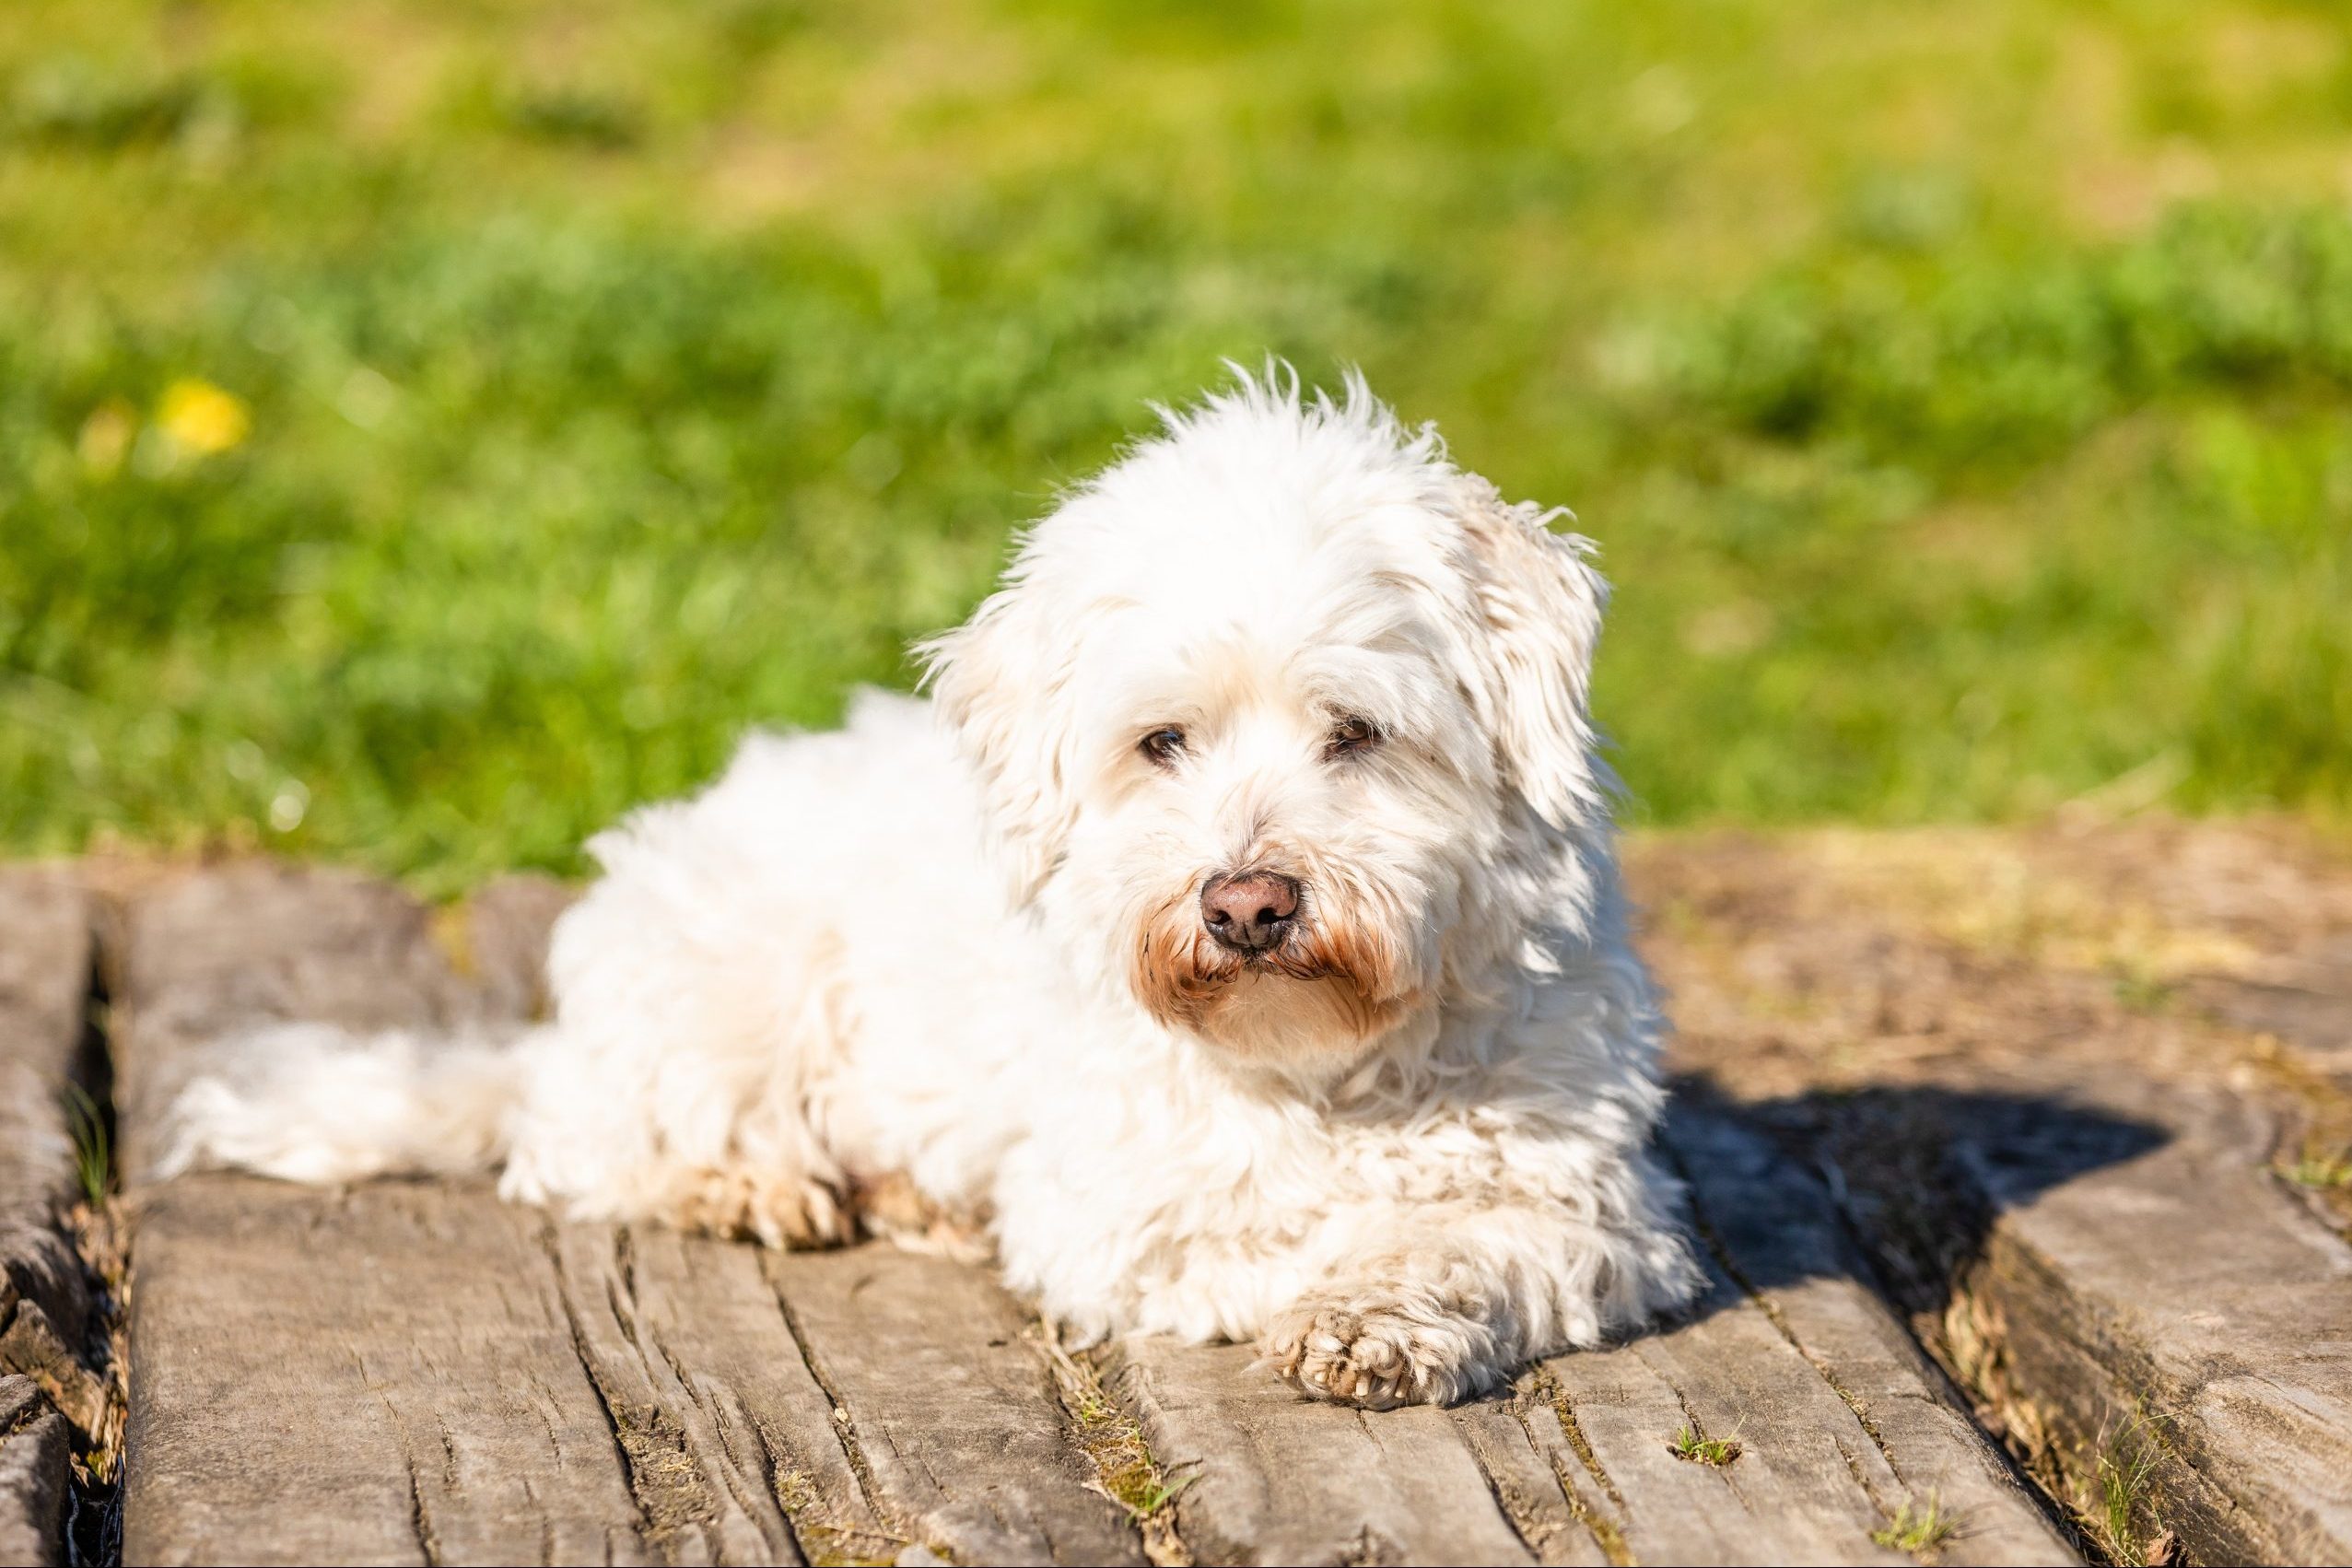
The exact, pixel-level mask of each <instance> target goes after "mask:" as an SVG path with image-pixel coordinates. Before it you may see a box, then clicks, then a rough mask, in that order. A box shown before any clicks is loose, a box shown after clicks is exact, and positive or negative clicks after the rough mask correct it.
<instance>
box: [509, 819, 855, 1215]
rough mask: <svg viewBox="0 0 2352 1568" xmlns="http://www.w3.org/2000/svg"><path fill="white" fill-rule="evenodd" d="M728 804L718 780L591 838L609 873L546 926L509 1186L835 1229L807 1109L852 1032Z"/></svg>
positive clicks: (834, 944)
mask: <svg viewBox="0 0 2352 1568" xmlns="http://www.w3.org/2000/svg"><path fill="white" fill-rule="evenodd" d="M731 779H732V776H731ZM733 805H734V802H733V800H732V798H731V795H730V793H729V785H728V784H722V785H721V786H720V789H719V790H715V791H713V792H712V793H710V794H708V795H706V796H704V797H702V798H701V799H698V800H696V801H694V802H686V803H684V804H680V805H673V806H666V807H661V808H657V809H655V810H652V811H649V812H645V813H640V814H639V815H638V817H636V818H634V819H632V821H631V822H630V824H629V825H628V826H627V827H626V829H625V830H623V831H622V832H619V833H616V834H612V835H608V836H606V837H604V838H603V839H600V840H599V841H598V844H597V846H596V847H597V850H598V853H599V854H600V856H601V857H602V858H603V860H604V861H605V864H606V866H607V873H606V875H605V876H604V878H603V880H602V881H601V882H599V883H597V884H596V885H595V887H593V888H592V889H591V891H590V892H589V894H588V895H587V896H586V897H585V898H583V899H582V900H581V901H580V903H579V905H577V906H575V907H573V908H572V909H571V910H570V911H569V912H568V913H567V914H566V915H565V917H564V919H563V920H562V922H561V923H560V924H559V925H558V926H557V928H556V937H555V942H554V950H553V953H552V954H551V959H550V964H549V977H550V979H551V982H552V984H553V988H554V990H555V994H556V1020H555V1023H554V1024H553V1025H552V1026H551V1027H549V1028H548V1029H546V1030H544V1031H543V1032H542V1033H541V1034H540V1035H539V1036H534V1039H533V1042H532V1058H531V1060H530V1063H529V1071H528V1074H527V1082H526V1088H525V1093H524V1094H523V1096H522V1100H521V1106H520V1107H519V1109H518V1111H517V1113H516V1115H515V1117H514V1118H513V1120H512V1123H511V1126H510V1129H509V1134H510V1136H509V1150H508V1157H507V1165H506V1170H505V1173H504V1176H503V1179H502V1181H501V1184H500V1190H501V1191H502V1192H503V1193H505V1194H506V1195H507V1196H508V1197H509V1198H513V1199H523V1200H530V1201H554V1202H556V1203H559V1204H562V1205H564V1206H565V1207H566V1208H567V1209H568V1211H570V1212H572V1213H574V1214H576V1215H579V1216H580V1217H582V1218H598V1219H625V1220H634V1219H645V1220H652V1221H657V1222H660V1223H667V1224H673V1225H678V1226H681V1227H684V1228H687V1229H692V1230H700V1231H708V1232H713V1233H717V1234H719V1235H730V1236H744V1237H756V1238H757V1239H759V1240H761V1241H764V1242H766V1243H768V1244H769V1245H771V1246H812V1245H820V1244H823V1243H826V1242H832V1241H838V1240H841V1239H844V1238H845V1237H846V1236H847V1235H848V1232H849V1230H850V1228H851V1223H850V1219H849V1216H848V1214H847V1212H846V1211H845V1206H844V1204H843V1203H842V1201H841V1200H840V1199H839V1197H838V1195H839V1194H840V1193H842V1192H843V1191H845V1190H846V1189H847V1188H848V1181H847V1179H846V1177H845V1176H844V1173H843V1171H842V1169H841V1167H840V1164H839V1162H838V1161H837V1159H836V1158H835V1157H834V1154H833V1153H832V1151H831V1150H830V1149H829V1148H828V1147H827V1145H826V1142H825V1139H824V1137H823V1135H822V1134H821V1132H820V1131H819V1129H818V1127H817V1125H816V1118H815V1116H814V1114H813V1104H814V1102H815V1101H816V1100H817V1099H818V1098H820V1097H821V1096H823V1095H825V1094H827V1093H828V1092H830V1088H831V1086H832V1085H833V1084H834V1082H836V1080H837V1076H838V1068H839V1063H840V1062H841V1060H842V1059H843V1055H844V1053H845V1051H846V1050H847V1048H848V1033H849V1030H850V1027H851V1024H850V1020H849V1019H848V1016H847V1012H846V1004H845V1003H844V1002H843V1001H842V1000H841V997H840V995H839V991H840V984H839V980H838V957H839V943H838V941H837V938H835V937H834V936H833V935H832V933H831V932H830V931H829V930H827V929H826V928H825V925H824V923H823V922H822V920H821V919H818V918H816V917H817V915H818V914H821V911H822V908H823V900H822V899H818V898H811V897H808V896H805V895H803V893H802V889H801V887H800V886H799V884H798V882H797V881H796V879H794V878H793V877H792V876H791V875H790V873H789V870H776V869H771V868H770V867H768V866H766V865H764V864H762V863H761V862H760V861H759V860H757V859H756V857H755V856H754V855H753V854H752V853H750V852H749V851H748V850H747V848H745V846H746V843H747V842H752V840H751V839H750V836H749V834H748V833H747V831H746V830H745V829H744V827H743V825H742V823H741V822H740V821H739V820H737V818H738V817H740V815H741V814H742V813H741V812H740V811H737V810H732V809H731V808H732V807H733Z"/></svg>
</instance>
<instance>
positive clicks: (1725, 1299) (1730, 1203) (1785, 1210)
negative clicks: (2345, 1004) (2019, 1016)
mask: <svg viewBox="0 0 2352 1568" xmlns="http://www.w3.org/2000/svg"><path fill="white" fill-rule="evenodd" d="M1673 1088H1674V1094H1675V1098H1674V1102H1673V1105H1672V1106H1671V1108H1670V1109H1669V1110H1668V1112H1667V1118H1666V1123H1665V1126H1664V1127H1663V1129H1661V1132H1660V1134H1659V1147H1660V1152H1661V1153H1663V1155H1664V1156H1665V1157H1666V1159H1667V1161H1668V1162H1669V1163H1670V1164H1671V1165H1672V1166H1673V1168H1674V1169H1675V1171H1676V1174H1678V1175H1679V1176H1681V1178H1682V1179H1683V1181H1684V1183H1685V1184H1686V1186H1687V1187H1688V1188H1689V1192H1690V1204H1691V1220H1692V1223H1693V1228H1694V1230H1695V1231H1696V1233H1697V1235H1696V1239H1697V1241H1698V1243H1699V1246H1700V1247H1701V1249H1702V1250H1703V1253H1704V1254H1705V1261H1706V1263H1707V1265H1708V1270H1709V1273H1710V1276H1711V1278H1712V1282H1713V1287H1714V1288H1712V1289H1710V1290H1709V1291H1708V1292H1707V1293H1706V1294H1705V1295H1704V1296H1703V1298H1702V1299H1701V1301H1700V1302H1699V1303H1698V1304H1697V1305H1695V1306H1694V1307H1693V1308H1692V1309H1691V1315H1690V1316H1700V1317H1703V1316H1707V1315H1709V1314H1711V1313H1714V1312H1716V1311H1720V1310H1722V1309H1724V1308H1725V1307H1726V1306H1727V1305H1734V1304H1736V1303H1737V1302H1738V1301H1739V1300H1741V1299H1743V1298H1744V1297H1745V1296H1747V1295H1748V1294H1749V1293H1768V1292H1771V1291H1774V1290H1782V1289H1787V1288H1790V1287H1793V1286H1796V1285H1798V1284H1800V1283H1803V1282H1805V1281H1809V1280H1820V1279H1851V1280H1854V1281H1856V1282H1858V1283H1861V1284H1863V1285H1865V1286H1866V1287H1868V1288H1869V1289H1871V1290H1873V1291H1874V1292H1876V1293H1878V1294H1880V1295H1882V1296H1884V1297H1886V1298H1887V1299H1888V1300H1889V1301H1890V1303H1891V1305H1894V1306H1895V1307H1897V1308H1898V1309H1899V1310H1901V1312H1903V1313H1905V1314H1907V1315H1911V1316H1914V1317H1916V1316H1919V1315H1921V1314H1927V1313H1934V1314H1940V1313H1941V1312H1942V1311H1943V1309H1944V1308H1945V1307H1946V1306H1947V1305H1948V1304H1949V1302H1950V1300H1951V1298H1952V1295H1953V1293H1955V1292H1956V1291H1958V1290H1960V1289H1962V1288H1964V1287H1965V1284H1966V1281H1967V1280H1968V1278H1969V1276H1970V1272H1971V1270H1972V1269H1973V1268H1974V1267H1975V1265H1976V1264H1977V1263H1978V1262H1979V1261H1980V1260H1981V1259H1982V1258H1983V1256H1984V1254H1985V1249H1986V1246H1987V1243H1988V1241H1989V1240H1990V1238H1991V1236H1992V1235H1993V1231H1994V1227H1995V1224H1996V1223H1997V1222H1998V1219H1999V1217H2000V1215H2001V1214H2002V1213H2003V1212H2004V1211H2009V1210H2014V1209H2017V1208H2020V1207H2023V1206H2025V1205H2028V1204H2030V1203H2032V1202H2033V1201H2034V1200H2035V1199H2038V1198H2040V1197H2041V1196H2042V1195H2043V1194H2045V1193H2048V1192H2050V1191H2052V1190H2054V1188H2059V1187H2062V1186H2064V1185H2065V1184H2067V1183H2069V1182H2072V1181H2075V1180H2077V1179H2080V1178H2081V1177H2083V1176H2088V1175H2089V1174H2091V1173H2093V1172H2096V1171H2100V1170H2103V1169H2106V1168H2109V1167H2111V1166H2114V1165H2118V1164H2124V1163H2126V1162H2129V1161H2133V1160H2136V1159H2139V1158H2142V1157H2144V1156H2146V1155H2147V1154H2149V1153H2153V1152H2154V1151H2156V1150H2158V1149H2159V1148H2161V1147H2163V1146H2164V1145H2165V1144H2166V1143H2167V1142H2169V1141H2171V1133H2169V1132H2168V1131H2167V1130H2166V1129H2163V1128H2161V1127H2159V1126H2157V1125H2155V1124H2153V1123H2150V1122H2147V1121H2144V1120H2140V1119H2136V1118H2135V1117H2130V1116H2126V1115H2124V1114H2122V1113H2119V1112H2117V1111H2114V1110H2112V1109H2107V1108H2102V1107H2100V1106H2093V1105H2089V1104H2085V1103H2080V1102H2070V1101H2068V1100H2065V1099H2062V1098H2058V1097H2054V1096H2050V1095H2042V1094H2022V1093H2007V1092H2000V1091H1976V1090H1962V1089H1955V1088H1950V1087H1945V1086H1940V1085H1904V1086H1874V1087H1868V1088H1859V1089H1855V1090H1850V1091H1831V1090H1813V1091H1808V1092H1805V1093H1802V1094H1791V1095H1786V1096H1783V1097H1780V1098H1774V1099H1765V1100H1747V1101H1734V1100H1732V1099H1731V1098H1729V1097H1727V1096H1726V1095H1725V1094H1722V1093H1721V1092H1720V1091H1719V1090H1718V1089H1717V1088H1716V1087H1715V1086H1714V1084H1713V1083H1711V1082H1709V1081H1708V1080H1706V1079H1705V1078H1704V1077H1700V1076H1691V1077H1682V1078H1678V1079H1677V1080H1676V1081H1675V1082H1674V1085H1673Z"/></svg>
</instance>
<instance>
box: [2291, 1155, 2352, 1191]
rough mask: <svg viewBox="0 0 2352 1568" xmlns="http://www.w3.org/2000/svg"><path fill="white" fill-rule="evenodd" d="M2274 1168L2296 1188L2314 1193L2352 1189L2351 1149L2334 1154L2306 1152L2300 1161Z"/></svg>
mask: <svg viewBox="0 0 2352 1568" xmlns="http://www.w3.org/2000/svg"><path fill="white" fill-rule="evenodd" d="M2274 1168H2275V1169H2276V1171H2277V1172H2278V1174H2279V1175H2280V1176H2282V1177H2284V1178H2286V1179H2287V1180H2288V1181H2291V1182H2293V1183H2294V1184H2295V1185H2296V1186H2297V1187H2308V1188H2311V1189H2312V1190H2313V1191H2314V1192H2334V1191H2341V1190H2345V1189H2347V1188H2352V1149H2347V1150H2345V1151H2343V1152H2341V1153H2334V1154H2320V1153H2310V1152H2308V1151H2307V1152H2306V1153H2304V1155H2303V1157H2302V1158H2301V1159H2299V1160H2296V1161H2294V1162H2292V1163H2291V1164H2290V1163H2284V1162H2282V1163H2281V1164H2278V1165H2276V1166H2275V1167H2274Z"/></svg>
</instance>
